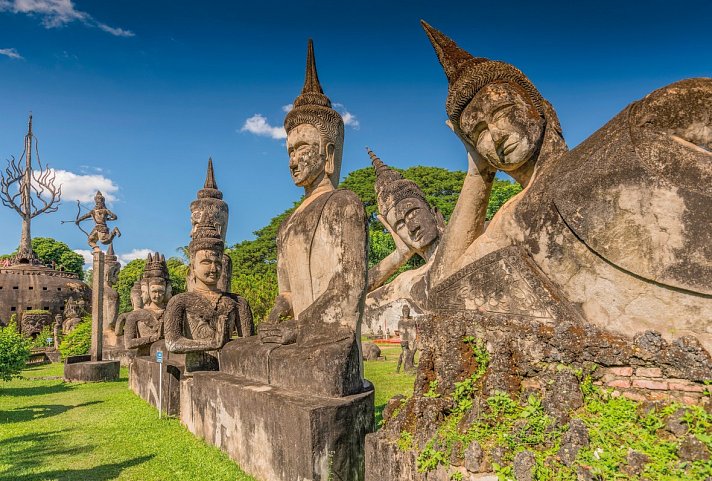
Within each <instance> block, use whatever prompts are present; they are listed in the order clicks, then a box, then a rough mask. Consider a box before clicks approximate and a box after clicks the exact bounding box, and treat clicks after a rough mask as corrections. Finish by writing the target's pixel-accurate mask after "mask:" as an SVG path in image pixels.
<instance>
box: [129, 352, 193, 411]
mask: <svg viewBox="0 0 712 481" xmlns="http://www.w3.org/2000/svg"><path fill="white" fill-rule="evenodd" d="M154 359H155V357H137V358H135V359H134V360H133V361H132V362H131V364H130V367H129V389H131V390H132V391H133V392H135V393H136V394H137V395H138V396H139V397H141V399H143V400H144V401H146V402H147V403H149V404H150V405H151V406H153V407H155V408H156V409H158V406H159V401H161V399H160V390H161V384H160V370H161V369H163V399H162V403H163V412H164V413H166V414H168V415H170V416H179V415H180V386H181V382H180V381H181V380H182V379H183V366H182V365H181V364H180V363H176V362H174V361H171V360H164V361H163V363H160V364H159V363H158V362H156V361H155V360H154Z"/></svg>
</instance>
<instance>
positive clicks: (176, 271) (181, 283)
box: [166, 257, 190, 295]
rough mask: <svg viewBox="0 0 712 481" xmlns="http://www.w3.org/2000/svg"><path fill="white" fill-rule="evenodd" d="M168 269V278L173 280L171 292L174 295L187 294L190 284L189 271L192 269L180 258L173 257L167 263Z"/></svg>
mask: <svg viewBox="0 0 712 481" xmlns="http://www.w3.org/2000/svg"><path fill="white" fill-rule="evenodd" d="M166 266H167V267H168V276H169V277H170V279H171V291H172V292H173V295H176V294H180V293H181V292H185V291H186V289H187V286H186V283H187V282H188V271H189V270H190V267H189V266H188V264H186V263H185V262H183V260H182V259H179V258H178V257H171V258H170V259H168V260H167V261H166Z"/></svg>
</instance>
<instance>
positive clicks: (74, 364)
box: [64, 356, 120, 382]
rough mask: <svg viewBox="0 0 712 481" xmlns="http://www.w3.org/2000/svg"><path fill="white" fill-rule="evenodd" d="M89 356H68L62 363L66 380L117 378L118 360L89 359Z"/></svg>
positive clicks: (92, 380)
mask: <svg viewBox="0 0 712 481" xmlns="http://www.w3.org/2000/svg"><path fill="white" fill-rule="evenodd" d="M89 359H91V358H90V357H89V356H75V358H74V359H73V358H72V357H69V358H67V359H66V360H65V364H64V380H65V381H67V382H103V381H117V380H118V379H119V368H120V364H119V361H90V360H89Z"/></svg>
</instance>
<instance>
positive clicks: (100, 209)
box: [75, 191, 121, 251]
mask: <svg viewBox="0 0 712 481" xmlns="http://www.w3.org/2000/svg"><path fill="white" fill-rule="evenodd" d="M94 204H95V205H94V208H93V209H92V210H90V211H89V212H87V213H86V214H84V215H83V216H81V217H79V218H78V219H77V220H76V221H75V223H76V224H77V225H79V224H80V223H81V222H82V221H85V220H87V219H92V220H93V221H94V224H95V225H94V228H93V229H92V230H91V232H90V233H89V236H88V242H89V245H90V246H91V248H92V249H93V250H94V251H96V250H98V249H99V244H98V243H99V242H101V243H102V244H104V245H108V244H111V243H112V242H113V240H114V237H121V231H119V228H118V227H114V228H113V230H111V231H110V230H109V227H108V226H107V225H106V223H107V222H113V221H116V220H118V217H117V216H116V214H114V213H113V212H111V211H110V210H109V209H108V208H107V207H106V201H105V199H104V196H103V195H102V193H101V191H97V192H96V195H95V196H94Z"/></svg>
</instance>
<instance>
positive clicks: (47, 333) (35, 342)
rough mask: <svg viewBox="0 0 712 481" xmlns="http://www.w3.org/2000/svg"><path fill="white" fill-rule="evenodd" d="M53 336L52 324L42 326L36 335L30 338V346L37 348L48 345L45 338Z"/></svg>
mask: <svg viewBox="0 0 712 481" xmlns="http://www.w3.org/2000/svg"><path fill="white" fill-rule="evenodd" d="M48 337H52V338H54V332H53V330H52V326H44V327H43V328H42V330H41V331H40V332H39V334H37V337H35V338H34V339H31V340H30V347H31V348H32V349H39V348H42V347H48V344H47V338H48Z"/></svg>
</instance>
